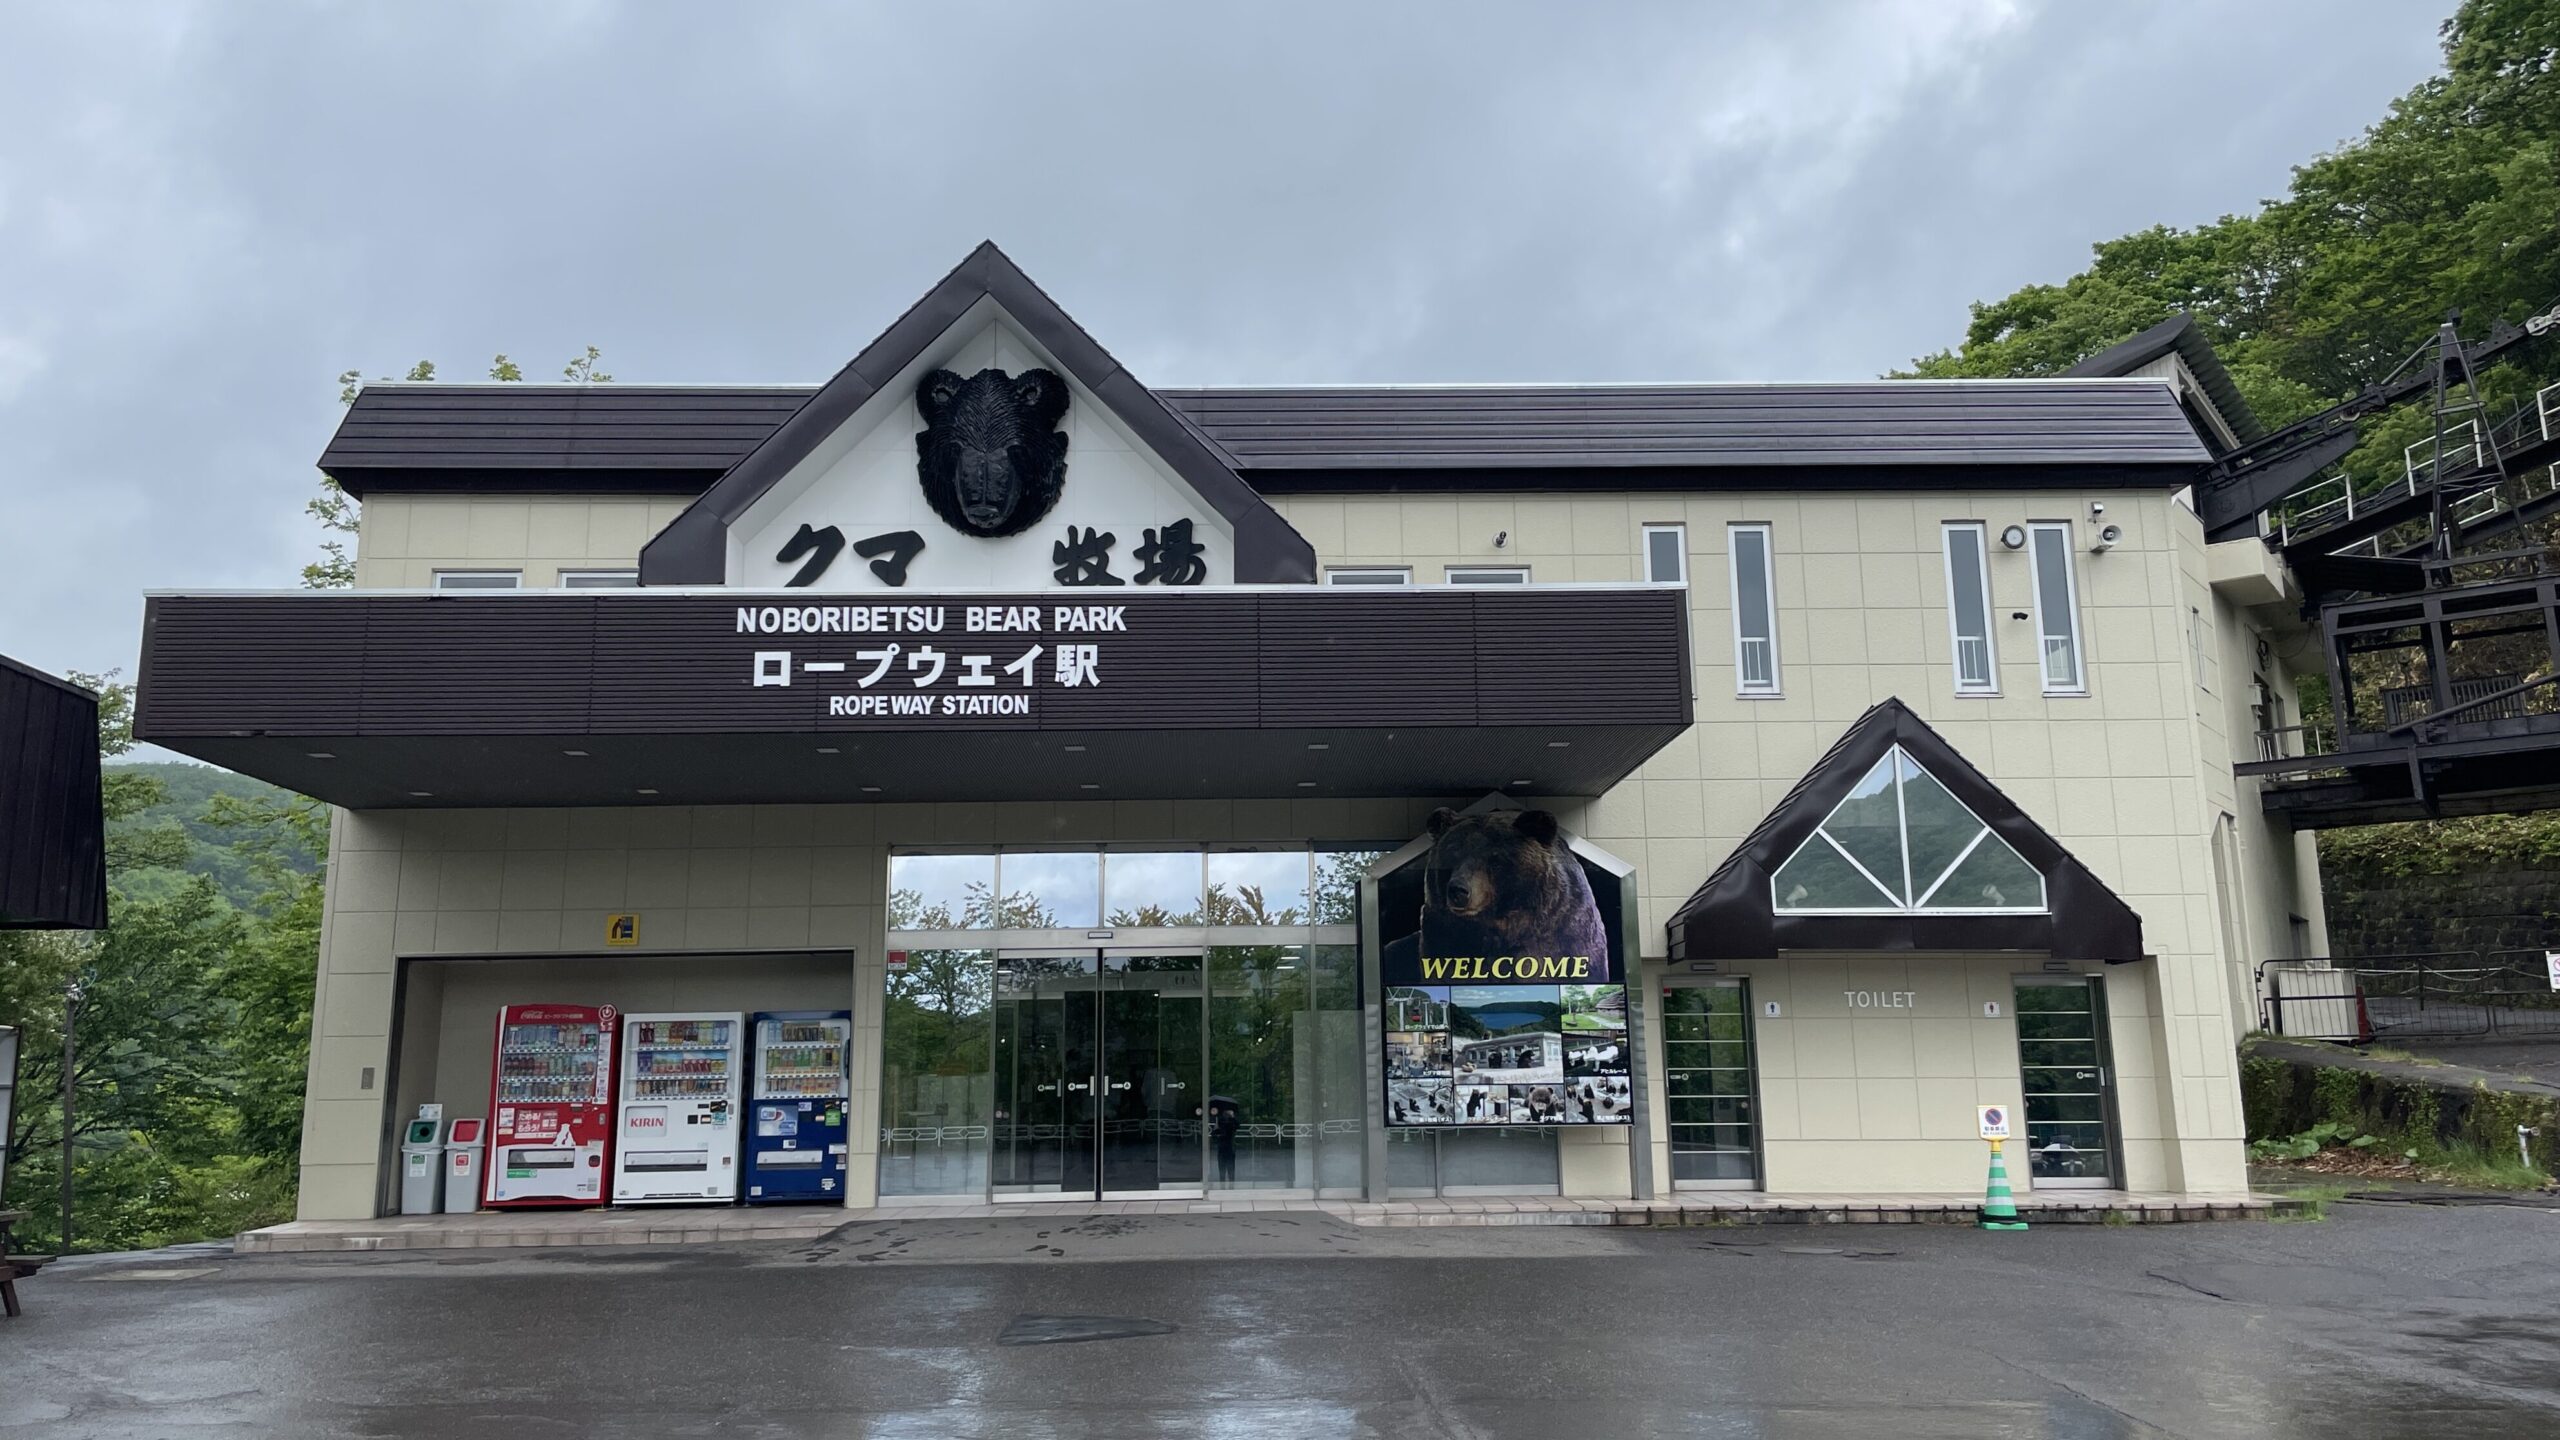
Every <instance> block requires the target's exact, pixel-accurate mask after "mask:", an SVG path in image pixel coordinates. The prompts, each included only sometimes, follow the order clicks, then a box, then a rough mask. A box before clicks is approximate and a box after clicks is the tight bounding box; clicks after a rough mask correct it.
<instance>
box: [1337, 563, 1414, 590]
mask: <svg viewBox="0 0 2560 1440" xmlns="http://www.w3.org/2000/svg"><path fill="white" fill-rule="evenodd" d="M1324 583H1326V584H1327V585H1410V584H1412V583H1413V572H1412V571H1411V570H1408V569H1406V568H1404V567H1403V566H1401V565H1363V566H1345V567H1343V568H1341V569H1331V570H1327V571H1325V572H1324Z"/></svg>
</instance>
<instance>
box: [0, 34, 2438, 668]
mask: <svg viewBox="0 0 2560 1440" xmlns="http://www.w3.org/2000/svg"><path fill="white" fill-rule="evenodd" d="M2435 26H2436V13H2435V7H2431V6H2422V5H2413V4H2409V3H2405V0H2400V3H2389V0H2386V3H2354V4H2342V3H2337V0H2309V3H2252V4H2246V5H2233V4H2228V3H2192V0H2191V3H2167V4H2153V5H2144V6H2123V5H2108V6H2099V5H2082V4H2053V5H2033V4H2017V3H2006V0H1912V3H1909V4H1899V5H1896V4H1840V5H1823V4H1806V3H1790V4H1784V5H1767V4H1763V5H1752V6H1743V5H1716V6H1708V5H1700V4H1688V3H1682V4H1669V5H1663V6H1659V7H1637V6H1603V5H1557V4H1544V5H1535V6H1532V5H1525V4H1524V5H1505V4H1488V3H1468V4H1463V5H1461V4H1455V3H1452V4H1446V5H1425V4H1395V5H1379V4H1374V3H1371V4H1361V5H1349V6H1341V7H1331V6H1324V5H1317V4H1309V3H1305V0H1293V3H1287V4H1262V5H1253V6H1245V5H1203V4H1199V3H1196V0H1191V3H1178V4H1167V5H1162V6H1138V5H1119V4H1076V5H1063V4H1052V5H1034V4H1030V3H1023V4H1017V5H1010V6H1004V7H995V6H989V7H985V8H973V7H968V6H963V5H955V4H945V3H932V4H915V3H905V4H898V5H879V6H857V5H837V6H828V7H825V8H823V9H821V8H819V7H815V6H805V5H791V4H771V5H755V6H740V7H729V6H709V5H687V6H677V5H668V4H629V5H609V4H567V3H559V4H541V5H531V6H522V5H504V6H490V7H487V8H485V9H482V10H479V11H477V12H476V13H475V12H474V11H472V10H471V9H470V7H467V6H462V5H443V4H438V5H345V6H326V5H298V4H288V3H282V0H273V3H256V4H245V3H224V4H205V5H152V4H141V3H122V0H119V3H115V4H94V3H87V0H82V3H65V4H62V5H59V6H45V5H41V4H32V5H31V4H27V3H12V4H9V5H7V6H6V7H5V10H0V653H7V654H10V655H13V656H15V657H17V658H19V659H22V660H25V661H27V662H29V663H32V664H34V665H37V666H39V667H42V668H45V669H48V670H54V671H61V670H65V669H83V670H100V669H105V668H108V667H117V666H121V667H125V668H126V669H127V670H128V671H129V670H130V667H131V665H132V663H133V655H134V653H135V650H136V647H137V639H138V630H139V627H140V622H141V613H142V606H141V596H142V593H143V592H144V591H146V590H154V589H179V588H213V587H256V588H269V587H282V586H289V585H292V584H294V583H295V581H296V577H297V572H298V571H299V569H300V567H301V566H302V564H303V563H304V562H305V561H307V560H309V559H311V558H313V555H314V549H315V546H316V543H317V541H318V539H319V534H318V531H317V530H316V529H315V527H313V525H312V524H311V523H310V522H309V521H308V520H307V519H306V518H305V517H304V516H303V514H302V504H303V501H304V500H305V499H306V498H307V497H308V496H309V495H310V493H311V492H312V490H313V486H314V482H315V480H316V478H317V476H316V472H315V471H314V470H313V468H312V464H311V462H312V458H313V457H314V456H315V455H317V454H318V453H319V451H320V448H321V445H322V443H323V442H324V441H325V440H326V438H327V436H328V433H329V430H330V428H331V426H332V425H333V424H334V423H335V421H336V419H337V414H338V405H337V398H336V384H335V380H334V377H335V376H336V375H337V374H338V373H339V372H340V371H341V370H345V369H347V368H350V367H361V368H363V369H364V370H365V371H366V372H367V373H368V374H374V375H379V374H387V373H395V372H397V371H398V370H400V369H402V368H405V367H406V366H407V365H408V364H409V363H410V362H412V361H414V360H417V359H419V358H421V357H431V358H433V359H435V360H436V361H437V362H438V363H439V365H440V366H441V367H442V369H441V373H442V375H443V376H444V378H448V379H477V378H480V376H481V374H482V372H483V370H485V367H486V365H487V359H488V356H489V355H490V354H491V353H492V352H494V351H501V350H503V351H505V352H506V353H507V354H509V355H511V356H513V357H515V358H516V359H517V360H518V361H520V362H522V363H523V364H524V366H525V369H526V371H527V373H528V375H529V376H530V377H531V378H536V379H548V378H552V377H553V376H554V375H556V373H557V371H558V368H559V366H560V364H561V362H562V361H563V360H564V359H566V358H567V357H568V356H569V355H570V354H571V353H573V352H575V351H576V350H577V349H579V348H580V347H582V346H584V345H586V344H588V343H589V342H593V343H595V344H597V345H600V346H602V347H603V348H604V351H605V368H607V369H608V370H610V371H612V372H613V373H614V374H615V375H616V376H618V377H619V378H620V379H622V380H624V381H634V382H638V381H668V382H674V381H690V382H704V381H732V382H760V381H761V382H771V381H816V380H820V379H823V378H825V377H826V376H827V375H828V374H830V373H832V372H833V371H834V370H835V369H836V368H837V367H838V366H839V365H841V364H842V363H843V362H844V361H845V360H846V359H847V358H849V357H850V356H851V355H852V354H853V353H854V352H855V351H857V350H859V349H860V348H861V347H862V345H863V344H864V343H865V342H866V341H868V340H869V339H870V338H871V337H872V336H873V335H874V334H876V333H877V332H878V331H879V330H881V329H882V328H883V327H884V326H885V325H886V324H887V323H888V322H889V321H890V320H891V319H893V318H894V317H895V316H896V315H897V314H898V312H899V311H900V310H902V309H904V308H905V307H906V305H907V304H908V303H909V302H911V301H912V300H914V299H915V297H916V296H917V295H919V294H921V293H922V292H923V291H924V289H925V288H926V287H927V286H929V285H931V284H932V283H933V281H934V280H936V279H937V278H939V277H940V276H941V274H942V273H943V272H944V271H945V270H947V269H949V268H950V266H951V265H952V264H953V263H954V262H956V261H957V260H958V259H959V258H960V257H961V255H963V254H964V253H966V251H967V250H968V248H969V247H970V246H971V245H972V244H974V243H976V242H977V241H978V240H980V239H982V238H990V237H991V238H993V239H995V240H996V241H997V242H998V243H999V244H1001V245H1003V246H1004V247H1005V249H1006V250H1007V251H1008V252H1009V253H1011V254H1012V256H1013V257H1014V259H1015V260H1016V261H1018V262H1019V263H1020V264H1021V265H1022V266H1023V267H1024V268H1025V269H1026V270H1028V271H1029V272H1030V274H1031V276H1032V278H1033V279H1035V280H1037V281H1039V282H1040V283H1041V284H1042V285H1043V286H1044V287H1045V288H1046V289H1047V290H1048V291H1049V293H1050V294H1051V295H1052V296H1054V297H1055V298H1056V299H1057V300H1058V301H1059V303H1060V304H1062V305H1064V306H1065V307H1066V309H1067V311H1068V312H1069V313H1070V314H1072V315H1074V316H1075V317H1076V318H1077V319H1078V320H1080V321H1082V322H1083V324H1084V325H1085V327H1086V328H1087V329H1088V330H1090V331H1091V332H1092V333H1093V334H1094V336H1095V337H1096V338H1097V339H1098V340H1100V341H1101V342H1102V343H1103V345H1105V346H1106V347H1108V348H1109V349H1111V350H1112V351H1113V352H1114V353H1115V354H1116V355H1117V356H1118V357H1119V358H1120V360H1121V361H1122V363H1124V364H1126V365H1127V366H1129V368H1130V369H1131V370H1133V371H1135V372H1136V373H1137V374H1138V375H1139V376H1140V377H1141V378H1143V379H1145V380H1147V381H1149V382H1150V383H1154V384H1163V385H1173V384H1252V383H1292V382H1357V381H1424V380H1548V381H1571V380H1664V379H1695V380H1742V379H1853V378H1864V377H1869V376H1873V375H1876V374H1878V373H1880V372H1882V371H1884V370H1886V369H1888V368H1890V367H1893V366H1895V365H1898V364H1902V363H1905V362H1907V361H1908V360H1909V359H1910V358H1911V357H1912V356H1914V355H1917V354H1920V353H1922V352H1925V351H1929V350H1933V349H1936V348H1939V347H1941V346H1944V345H1948V344H1952V343H1954V342H1955V341H1956V340H1958V339H1959V338H1960V336H1961V334H1962V330H1963V326H1964V322H1965V305H1966V303H1967V302H1968V301H1972V300H1976V299H1987V298H1993V297H1996V296H1999V295H2002V294H2005V293H2007V292H2008V291H2010V290H2011V289H2013V288H2015V287H2017V286H2018V285H2021V284H2025V283H2028V282H2031V281H2055V280H2060V279H2062V278H2064V277H2065V276H2067V275H2069V274H2070V273H2072V272H2073V271H2074V270H2077V269H2079V268H2080V267H2081V266H2082V265H2083V264H2084V263H2085V262H2086V259H2087V256H2088V247H2089V245H2090V243H2091V242H2092V241H2094V240H2098V239H2101V238H2104V237H2108V236H2113V235H2117V234H2120V233H2122V232H2124V231H2127V230H2132V229H2136V228H2139V227H2142V226H2145V225H2150V224H2154V223H2159V222H2167V223H2170V224H2179V225H2185V224H2194V223H2197V222H2200V221H2205V220H2210V219H2212V218H2213V217H2215V216H2217V215H2220V214H2223V213H2226V212H2229V211H2233V210H2244V209H2247V208H2250V207H2251V206H2253V205H2254V204H2256V203H2257V202H2258V201H2259V200H2261V199H2263V198H2265V197H2268V196H2271V195H2274V194H2277V193H2279V192H2280V191H2281V190H2282V189H2283V187H2284V184H2285V179H2286V173H2287V169H2288V167H2289V166H2291V165H2292V164H2294V163H2296V162H2298V161H2301V160H2303V159H2306V158H2308V157H2309V156H2311V155H2312V154H2314V153H2316V152H2318V151H2320V150H2322V149H2325V148H2328V147H2330V146H2333V145H2335V144H2336V143H2338V142H2339V141H2341V140H2343V139H2345V138H2347V137H2349V136H2352V135H2353V134H2355V133H2356V132H2357V131H2359V130H2360V129H2361V128H2362V127H2363V126H2365V125H2366V124H2368V123H2370V122H2372V121H2373V120H2375V119H2377V118H2379V117H2380V116H2381V115H2382V113H2383V110H2384V107H2385V105H2386V104H2387V103H2388V102H2389V101H2390V100H2391V98H2392V97H2393V96H2395V95H2397V94H2399V93H2400V92H2402V91H2403V90H2405V89H2407V88H2408V87H2409V86H2411V85H2413V84H2415V83H2416V82H2417V81H2419V80H2420V79H2421V78H2423V77H2424V76H2426V75H2427V74H2428V73H2429V72H2430V71H2431V70H2432V69H2434V68H2435V66H2436V64H2437V62H2438V58H2439V57H2438V52H2437V50H2436V38H2435Z"/></svg>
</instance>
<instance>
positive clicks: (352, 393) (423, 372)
mask: <svg viewBox="0 0 2560 1440" xmlns="http://www.w3.org/2000/svg"><path fill="white" fill-rule="evenodd" d="M603 358H604V352H603V351H602V350H599V349H597V348H596V347H595V346H593V345H590V346H588V347H587V348H586V350H585V351H584V352H583V353H581V354H579V355H577V356H574V357H572V358H571V359H570V361H569V363H568V364H566V365H563V366H561V367H560V378H562V379H563V380H566V381H568V382H569V383H570V384H572V385H605V384H610V383H612V381H613V377H612V376H611V375H608V374H606V373H604V372H603V371H601V370H599V369H597V368H596V364H597V362H598V361H600V360H602V359H603ZM400 378H401V379H403V380H408V381H428V380H433V379H435V378H436V362H434V361H433V360H421V361H419V362H418V363H416V364H415V365H412V366H410V367H409V371H408V373H407V374H405V375H403V376H401V377H400ZM489 378H490V379H492V380H495V381H498V382H500V383H502V384H503V383H508V382H513V381H519V380H522V379H524V368H523V367H522V366H520V365H518V364H516V362H514V361H513V360H510V359H508V358H507V357H506V356H505V354H503V353H501V354H498V355H495V356H492V357H491V358H490V361H489ZM381 383H383V384H386V385H387V384H390V383H392V380H391V377H390V376H388V375H385V376H383V377H382V381H381ZM363 390H364V372H363V371H361V370H344V371H340V372H339V374H338V403H339V404H341V405H353V404H355V403H356V396H357V395H359V394H361V393H362V392H363ZM302 509H303V513H305V514H307V515H309V516H310V517H311V518H312V519H314V520H317V521H319V522H320V530H321V539H320V558H319V559H317V560H314V561H312V562H311V563H310V564H308V565H305V566H303V567H302V583H303V586H304V588H306V589H311V590H345V589H348V588H350V587H352V586H353V585H354V584H355V583H356V562H355V557H354V556H352V555H349V554H348V553H347V542H346V541H345V540H344V539H342V538H341V537H343V536H347V535H353V534H355V533H356V532H357V529H358V527H359V525H360V524H361V522H362V519H363V516H362V513H361V511H362V507H361V506H359V505H358V504H357V503H356V497H354V496H353V495H350V494H348V493H347V492H346V488H345V487H344V486H342V485H340V484H339V483H338V482H337V481H336V480H334V479H332V478H331V477H329V476H327V475H323V476H321V477H320V493H319V494H317V495H314V496H313V497H311V498H310V499H309V500H307V501H305V502H303V506H302Z"/></svg>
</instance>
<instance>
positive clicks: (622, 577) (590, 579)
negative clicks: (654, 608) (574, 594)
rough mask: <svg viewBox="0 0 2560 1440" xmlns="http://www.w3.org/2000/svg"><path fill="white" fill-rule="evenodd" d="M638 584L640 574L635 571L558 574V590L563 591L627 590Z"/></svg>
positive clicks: (565, 571)
mask: <svg viewBox="0 0 2560 1440" xmlns="http://www.w3.org/2000/svg"><path fill="white" fill-rule="evenodd" d="M639 583H640V572H639V571H637V570H563V571H561V572H560V588H561V589H563V590H629V589H633V588H635V587H637V586H638V585H639Z"/></svg>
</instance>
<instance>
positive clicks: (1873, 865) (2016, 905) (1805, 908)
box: [1770, 745, 2045, 915]
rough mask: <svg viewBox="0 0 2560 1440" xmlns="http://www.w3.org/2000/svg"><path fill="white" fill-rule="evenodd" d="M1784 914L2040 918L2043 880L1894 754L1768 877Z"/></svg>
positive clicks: (1917, 767)
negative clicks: (1991, 914)
mask: <svg viewBox="0 0 2560 1440" xmlns="http://www.w3.org/2000/svg"><path fill="white" fill-rule="evenodd" d="M1770 890H1771V895H1770V900H1771V903H1772V904H1773V905H1775V906H1776V908H1777V909H1778V910H1780V911H1782V912H1784V911H1795V912H1798V913H1805V912H1811V913H1815V914H1820V913H1825V912H1834V913H1836V912H1840V911H1853V912H1854V911H1882V912H1912V911H1917V912H1922V913H1942V912H1955V913H1965V912H1971V913H1976V914H1979V913H1982V912H1984V911H1992V912H2006V913H2023V914H2039V915H2040V914H2043V913H2044V912H2045V898H2044V877H2043V876H2042V875H2040V874H2038V873H2037V872H2036V868H2035V867H2034V866H2032V865H2029V864H2028V863H2027V862H2026V861H2025V859H2023V858H2022V857H2020V856H2019V854H2018V852H2017V851H2015V850H2013V849H2011V848H2009V844H2008V842H2007V841H2005V840H2002V839H2001V838H2000V837H1999V836H1997V835H1994V834H1992V833H1991V827H1990V826H1988V825H1985V824H1983V823H1982V820H1981V817H1979V816H1977V815H1975V814H1974V813H1973V812H1972V811H1971V810H1969V809H1967V808H1965V804H1964V802H1963V801H1961V800H1958V799H1957V798H1956V797H1955V796H1954V795H1953V794H1952V793H1951V792H1949V791H1948V789H1947V787H1946V786H1944V785H1941V784H1939V783H1938V779H1937V777H1936V776H1934V775H1931V774H1930V773H1929V772H1928V771H1926V770H1923V769H1921V768H1920V764H1919V762H1918V761H1915V760H1913V759H1912V758H1911V757H1910V756H1909V755H1906V754H1904V753H1903V751H1902V747H1901V746H1899V745H1897V746H1895V747H1894V748H1893V749H1892V750H1890V751H1888V752H1886V754H1885V757H1884V758H1883V759H1881V760H1878V761H1877V762H1876V763H1875V766H1874V768H1872V769H1870V770H1868V771H1867V773H1866V774H1865V775H1864V776H1863V777H1861V778H1860V779H1859V781H1858V783H1857V784H1856V785H1855V786H1854V787H1852V788H1851V789H1850V791H1849V795H1848V798H1846V799H1844V800H1842V801H1841V802H1840V804H1839V805H1838V806H1837V807H1836V808H1834V809H1833V810H1832V812H1831V814H1830V816H1829V817H1828V818H1826V819H1825V820H1824V821H1823V822H1822V825H1821V827H1820V828H1818V829H1816V830H1815V831H1814V832H1813V834H1812V836H1811V837H1810V838H1808V839H1807V840H1806V841H1805V842H1804V843H1803V844H1802V845H1799V846H1797V847H1796V853H1795V854H1793V855H1790V856H1788V857H1787V862H1786V863H1785V864H1783V865H1780V866H1779V867H1778V870H1777V873H1776V874H1775V875H1774V876H1772V877H1770Z"/></svg>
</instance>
